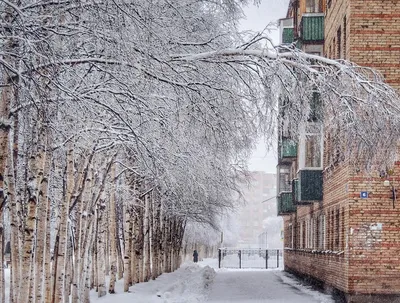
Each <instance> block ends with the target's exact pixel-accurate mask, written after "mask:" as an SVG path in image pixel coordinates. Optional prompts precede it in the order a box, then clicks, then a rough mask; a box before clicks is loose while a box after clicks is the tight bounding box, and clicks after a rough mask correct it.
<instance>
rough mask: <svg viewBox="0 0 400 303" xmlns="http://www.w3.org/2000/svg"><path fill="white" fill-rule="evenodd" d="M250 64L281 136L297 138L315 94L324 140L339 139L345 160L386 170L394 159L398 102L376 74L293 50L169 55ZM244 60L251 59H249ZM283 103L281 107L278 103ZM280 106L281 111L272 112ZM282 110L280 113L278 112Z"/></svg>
mask: <svg viewBox="0 0 400 303" xmlns="http://www.w3.org/2000/svg"><path fill="white" fill-rule="evenodd" d="M227 58H229V62H230V64H235V63H236V64H237V65H239V64H240V65H241V66H243V65H246V64H247V65H248V66H246V67H247V68H248V69H249V70H252V69H254V68H255V64H254V63H253V62H255V63H256V69H257V74H258V75H260V76H261V77H262V79H261V81H262V83H263V91H264V96H265V99H267V100H268V102H264V103H263V104H264V106H266V107H268V110H266V112H267V113H269V114H271V113H274V114H275V119H276V120H277V121H278V120H279V123H280V125H281V126H282V128H281V131H282V132H284V133H285V136H289V137H293V138H298V137H299V136H300V132H301V129H302V128H301V126H302V125H305V124H306V123H307V122H308V121H309V120H310V113H311V111H313V110H314V111H315V109H313V108H312V107H313V102H314V101H315V100H314V99H313V96H315V95H314V94H315V93H317V94H318V98H319V99H320V101H321V106H320V107H319V109H318V110H319V111H321V113H320V114H321V116H322V120H321V121H320V123H322V124H323V126H324V128H325V136H326V137H325V139H328V138H327V136H328V134H329V135H330V140H331V139H332V138H331V137H332V136H333V135H335V136H338V137H339V138H340V139H341V144H340V145H341V146H340V148H341V149H342V151H341V152H342V153H343V154H344V155H345V156H346V160H349V161H350V162H352V163H354V164H357V165H365V166H366V167H367V168H373V167H382V166H383V167H385V166H388V165H391V164H392V163H393V161H395V159H396V151H397V148H396V142H397V140H398V138H400V98H399V95H398V93H397V91H395V90H394V89H393V88H392V87H390V86H389V85H388V84H386V83H385V82H384V79H383V77H382V75H381V74H380V73H379V72H377V71H376V70H374V69H372V68H368V67H361V66H358V65H356V64H354V63H351V62H348V61H344V60H332V59H328V58H324V57H321V56H317V55H312V54H307V53H304V52H302V51H300V50H298V49H295V48H292V47H276V48H274V49H265V48H260V45H259V44H254V45H251V46H250V47H248V46H247V45H242V46H241V47H239V48H228V49H222V50H216V51H209V52H203V53H195V54H179V55H172V56H171V60H172V61H175V62H176V61H182V62H196V61H201V62H207V63H209V64H217V63H220V64H223V63H224V62H226V59H227ZM248 58H251V60H249V59H248ZM279 100H285V105H284V109H283V107H282V102H281V103H280V104H279V105H278V103H279ZM278 107H280V111H278V110H276V109H278ZM283 112H284V114H282V113H283Z"/></svg>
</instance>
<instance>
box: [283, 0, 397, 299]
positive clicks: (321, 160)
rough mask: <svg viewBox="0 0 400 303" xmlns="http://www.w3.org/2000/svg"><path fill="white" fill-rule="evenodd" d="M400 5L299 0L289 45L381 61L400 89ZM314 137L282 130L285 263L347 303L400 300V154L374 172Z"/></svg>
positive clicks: (289, 22) (373, 63)
mask: <svg viewBox="0 0 400 303" xmlns="http://www.w3.org/2000/svg"><path fill="white" fill-rule="evenodd" d="M399 12H400V1H398V0H292V1H290V4H289V8H288V14H287V16H286V18H285V19H282V20H281V33H282V43H289V42H292V41H293V40H295V41H297V46H298V47H299V48H301V49H302V50H304V51H306V52H309V53H315V54H320V55H324V56H326V57H328V58H332V59H346V60H350V61H353V62H355V63H357V64H359V65H361V66H368V67H373V68H375V69H377V70H379V71H380V72H381V73H382V74H383V75H384V77H385V79H386V81H387V83H389V84H390V85H391V86H393V87H395V88H396V89H400V72H399V71H398V69H399V67H400V39H399V38H400V13H399ZM320 124H321V125H320ZM310 126H312V127H310V129H311V128H312V129H314V130H315V129H317V130H319V129H322V128H321V127H322V123H319V122H318V121H313V122H311V123H310ZM313 135H315V136H314V137H313ZM307 138H308V139H304V138H303V139H302V138H300V139H299V140H297V141H296V142H293V141H292V140H290V139H289V138H287V137H285V134H282V133H281V134H280V137H279V144H278V148H279V151H278V154H279V164H278V214H279V215H281V216H283V218H284V247H285V255H284V258H285V270H287V271H289V272H292V273H295V274H297V275H299V276H303V277H306V278H310V279H312V280H314V281H318V282H320V283H321V285H323V286H324V287H325V288H326V289H329V290H332V291H333V292H334V293H337V294H338V295H340V296H341V297H342V298H343V299H344V301H345V302H368V303H370V302H400V199H397V197H396V188H398V187H399V186H400V162H397V163H396V164H395V165H394V167H392V168H390V169H388V170H387V171H386V172H374V173H373V174H372V175H371V174H368V175H367V174H365V173H362V172H361V171H360V170H359V169H357V168H354V167H350V166H347V165H346V164H344V163H343V162H341V156H340V153H338V152H337V151H335V150H334V144H332V143H329V142H322V140H320V141H318V138H322V136H320V135H319V134H318V131H315V132H314V133H313V132H311V133H309V134H308V136H307ZM310 138H311V139H310Z"/></svg>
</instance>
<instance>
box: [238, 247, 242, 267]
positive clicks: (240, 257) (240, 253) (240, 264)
mask: <svg viewBox="0 0 400 303" xmlns="http://www.w3.org/2000/svg"><path fill="white" fill-rule="evenodd" d="M239 268H242V251H241V250H240V249H239Z"/></svg>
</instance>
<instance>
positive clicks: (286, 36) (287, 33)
mask: <svg viewBox="0 0 400 303" xmlns="http://www.w3.org/2000/svg"><path fill="white" fill-rule="evenodd" d="M293 41H294V29H293V27H286V28H284V29H283V30H282V43H285V44H290V43H293Z"/></svg>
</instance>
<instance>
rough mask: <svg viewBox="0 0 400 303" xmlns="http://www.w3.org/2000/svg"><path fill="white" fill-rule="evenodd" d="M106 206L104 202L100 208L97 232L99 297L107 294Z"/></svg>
mask: <svg viewBox="0 0 400 303" xmlns="http://www.w3.org/2000/svg"><path fill="white" fill-rule="evenodd" d="M105 210H106V205H105V204H104V201H101V204H100V205H99V206H98V210H97V214H98V219H97V220H98V232H97V240H98V242H97V292H98V297H103V296H105V295H106V294H107V291H106V279H105V255H106V220H105Z"/></svg>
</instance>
